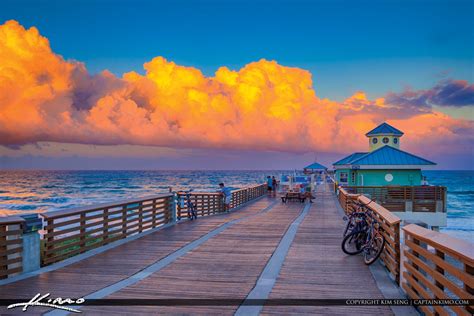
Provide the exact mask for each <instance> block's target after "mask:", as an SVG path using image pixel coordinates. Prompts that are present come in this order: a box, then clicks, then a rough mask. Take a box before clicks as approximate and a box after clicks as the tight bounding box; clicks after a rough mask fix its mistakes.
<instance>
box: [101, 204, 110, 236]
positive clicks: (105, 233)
mask: <svg viewBox="0 0 474 316" xmlns="http://www.w3.org/2000/svg"><path fill="white" fill-rule="evenodd" d="M103 218H104V227H103V228H102V234H103V237H102V241H103V242H104V243H106V242H107V239H108V238H109V209H108V208H106V209H104V217H103Z"/></svg>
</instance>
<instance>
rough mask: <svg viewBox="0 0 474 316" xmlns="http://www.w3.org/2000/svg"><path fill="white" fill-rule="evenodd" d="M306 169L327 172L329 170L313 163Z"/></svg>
mask: <svg viewBox="0 0 474 316" xmlns="http://www.w3.org/2000/svg"><path fill="white" fill-rule="evenodd" d="M304 169H313V170H326V169H327V168H326V167H325V166H323V165H322V164H320V163H317V162H315V163H312V164H310V165H309V166H306V167H304Z"/></svg>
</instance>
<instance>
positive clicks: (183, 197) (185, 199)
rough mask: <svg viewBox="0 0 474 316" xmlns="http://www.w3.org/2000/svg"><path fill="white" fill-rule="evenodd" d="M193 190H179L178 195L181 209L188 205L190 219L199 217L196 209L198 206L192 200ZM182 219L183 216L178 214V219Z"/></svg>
mask: <svg viewBox="0 0 474 316" xmlns="http://www.w3.org/2000/svg"><path fill="white" fill-rule="evenodd" d="M192 191H193V190H192V189H191V190H188V191H180V192H178V197H179V203H180V207H181V209H183V208H184V206H186V209H187V211H188V218H189V219H190V220H193V219H197V211H196V206H195V205H194V204H193V202H192V201H191V192H192ZM180 219H181V216H178V220H180Z"/></svg>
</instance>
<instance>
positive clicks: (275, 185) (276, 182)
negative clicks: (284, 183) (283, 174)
mask: <svg viewBox="0 0 474 316" xmlns="http://www.w3.org/2000/svg"><path fill="white" fill-rule="evenodd" d="M272 187H273V196H274V197H276V191H277V188H278V181H277V179H276V178H275V176H272Z"/></svg>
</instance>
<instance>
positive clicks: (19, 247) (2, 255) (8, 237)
mask: <svg viewBox="0 0 474 316" xmlns="http://www.w3.org/2000/svg"><path fill="white" fill-rule="evenodd" d="M24 221H25V220H24V219H23V218H21V217H18V216H9V217H3V218H0V279H5V278H8V277H9V276H12V275H14V274H17V273H21V272H22V271H23V265H22V259H23V257H22V252H23V243H22V236H23V225H24Z"/></svg>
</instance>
